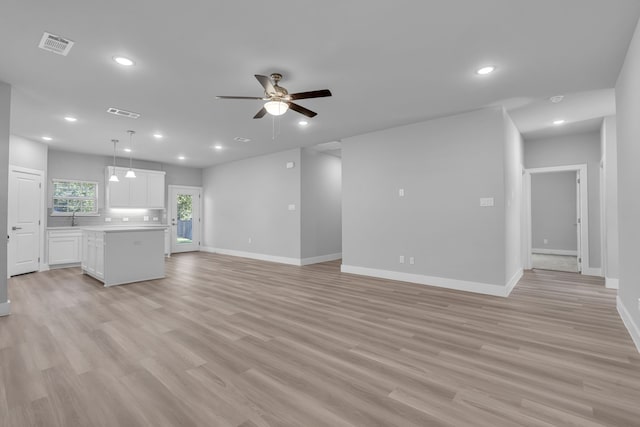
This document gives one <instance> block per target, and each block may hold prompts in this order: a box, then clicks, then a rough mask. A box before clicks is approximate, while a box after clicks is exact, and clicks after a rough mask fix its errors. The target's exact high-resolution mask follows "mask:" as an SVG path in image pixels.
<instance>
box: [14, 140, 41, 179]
mask: <svg viewBox="0 0 640 427" xmlns="http://www.w3.org/2000/svg"><path fill="white" fill-rule="evenodd" d="M9 141H10V144H9V164H10V165H12V166H20V167H23V168H28V169H35V170H39V171H44V172H46V171H47V155H48V151H49V147H48V146H47V144H43V143H40V142H35V141H31V140H29V139H25V138H21V137H19V136H16V135H11V136H10V137H9Z"/></svg>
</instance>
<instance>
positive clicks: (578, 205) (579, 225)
mask: <svg viewBox="0 0 640 427" xmlns="http://www.w3.org/2000/svg"><path fill="white" fill-rule="evenodd" d="M581 207H582V204H581V203H580V171H577V172H576V234H577V235H578V273H581V272H582V218H581V216H582V215H580V212H581Z"/></svg>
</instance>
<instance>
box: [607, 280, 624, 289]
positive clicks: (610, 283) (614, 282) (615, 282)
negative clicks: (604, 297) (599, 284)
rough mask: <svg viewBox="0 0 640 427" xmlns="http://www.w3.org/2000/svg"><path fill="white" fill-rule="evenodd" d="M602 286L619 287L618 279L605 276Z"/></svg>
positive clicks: (608, 287)
mask: <svg viewBox="0 0 640 427" xmlns="http://www.w3.org/2000/svg"><path fill="white" fill-rule="evenodd" d="M604 286H605V287H606V288H607V289H620V280H618V279H612V278H611V277H605V278H604Z"/></svg>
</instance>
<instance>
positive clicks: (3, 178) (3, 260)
mask: <svg viewBox="0 0 640 427" xmlns="http://www.w3.org/2000/svg"><path fill="white" fill-rule="evenodd" d="M10 117H11V86H9V85H8V84H6V83H3V82H0V224H2V227H3V229H4V230H5V231H6V230H8V224H7V202H8V200H9V129H10ZM3 233H4V232H3ZM3 240H4V239H3ZM7 300H8V292H7V245H6V241H5V243H3V244H1V245H0V304H3V303H6V302H7Z"/></svg>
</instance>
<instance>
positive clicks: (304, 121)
mask: <svg viewBox="0 0 640 427" xmlns="http://www.w3.org/2000/svg"><path fill="white" fill-rule="evenodd" d="M298 124H299V125H300V126H306V125H308V124H309V122H308V121H306V120H300V121H299V122H298Z"/></svg>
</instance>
